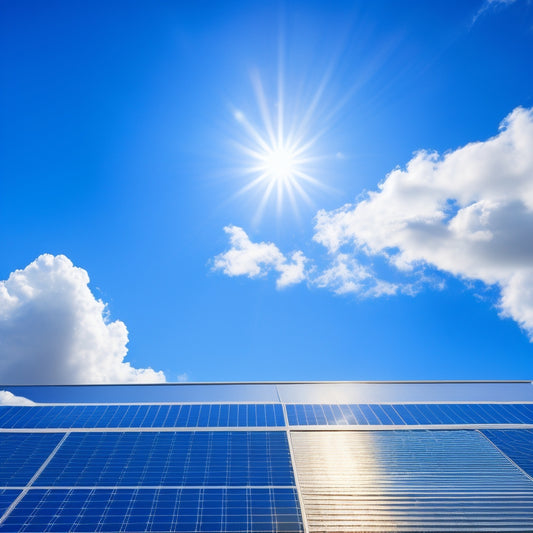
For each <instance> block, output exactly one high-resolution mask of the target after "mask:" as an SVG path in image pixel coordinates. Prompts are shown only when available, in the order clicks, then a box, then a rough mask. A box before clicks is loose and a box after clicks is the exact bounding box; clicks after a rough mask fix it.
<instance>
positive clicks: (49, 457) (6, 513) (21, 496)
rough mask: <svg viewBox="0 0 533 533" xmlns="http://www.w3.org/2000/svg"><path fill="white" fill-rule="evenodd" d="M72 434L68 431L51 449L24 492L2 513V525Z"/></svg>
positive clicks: (0, 521)
mask: <svg viewBox="0 0 533 533" xmlns="http://www.w3.org/2000/svg"><path fill="white" fill-rule="evenodd" d="M69 435H70V431H67V432H66V433H65V434H64V435H63V438H62V439H61V440H60V441H59V442H58V443H57V445H56V447H55V448H54V449H53V450H52V451H51V453H50V455H49V456H48V457H47V458H46V459H45V461H44V462H43V464H42V465H41V466H40V467H39V469H38V470H37V472H35V474H33V476H32V477H31V479H30V480H29V481H28V483H27V484H26V486H25V487H24V489H23V490H22V492H21V493H20V494H19V495H18V496H17V497H16V498H15V500H14V501H13V502H12V503H11V505H10V506H9V507H8V508H7V509H6V511H5V513H4V514H3V515H2V517H1V518H0V525H2V524H3V523H4V522H5V521H6V520H7V518H8V517H9V515H10V514H11V513H12V512H13V510H14V509H15V507H16V506H17V505H18V504H19V502H20V500H22V498H24V496H26V494H27V493H28V491H29V490H30V488H31V486H32V485H33V484H34V483H35V481H36V480H37V478H38V477H39V476H40V475H41V473H42V472H43V470H44V469H45V468H46V467H47V466H48V464H49V463H50V461H51V460H52V459H53V458H54V455H55V454H56V453H57V452H58V450H59V448H61V445H62V444H63V443H64V442H65V440H66V439H67V437H68V436H69Z"/></svg>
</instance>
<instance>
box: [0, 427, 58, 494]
mask: <svg viewBox="0 0 533 533" xmlns="http://www.w3.org/2000/svg"><path fill="white" fill-rule="evenodd" d="M62 437H63V435H62V434H58V433H0V486H2V487H9V486H11V487H13V486H23V485H26V483H28V481H30V479H31V478H32V477H33V476H34V474H35V473H36V472H37V470H38V469H39V467H40V466H41V465H42V464H43V462H44V461H45V460H46V458H47V457H48V456H49V455H50V453H51V452H52V451H53V450H54V448H55V447H56V445H57V444H58V442H59V441H60V440H61V438H62Z"/></svg>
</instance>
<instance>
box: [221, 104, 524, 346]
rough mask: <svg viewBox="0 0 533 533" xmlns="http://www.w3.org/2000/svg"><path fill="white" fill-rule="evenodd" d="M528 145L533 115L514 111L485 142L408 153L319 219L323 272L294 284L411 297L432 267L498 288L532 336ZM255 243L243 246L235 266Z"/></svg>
mask: <svg viewBox="0 0 533 533" xmlns="http://www.w3.org/2000/svg"><path fill="white" fill-rule="evenodd" d="M532 147H533V110H531V109H523V108H517V109H515V110H514V111H513V112H512V113H511V114H510V115H509V116H508V117H507V118H506V119H505V120H504V121H503V122H502V124H501V126H500V131H499V133H498V134H497V135H496V136H495V137H492V138H491V139H488V140H486V141H483V142H473V143H470V144H467V145H466V146H464V147H461V148H458V149H456V150H453V151H450V152H448V153H446V154H444V155H439V154H437V153H436V152H428V151H420V152H418V153H416V154H415V155H414V157H413V158H412V159H411V160H410V161H409V162H408V164H407V166H406V167H405V169H400V168H397V169H395V170H393V171H392V172H391V173H390V174H388V175H387V176H386V179H385V180H384V181H383V182H382V183H381V184H380V185H379V187H378V190H376V191H372V192H369V193H368V194H367V195H366V197H365V198H364V199H362V200H361V201H359V202H357V203H355V204H347V205H344V206H342V207H340V208H339V209H337V210H334V211H325V210H321V211H319V212H318V213H317V215H316V219H315V228H314V237H313V238H314V240H315V241H316V242H318V243H320V244H321V245H322V246H324V248H325V250H326V251H327V258H328V261H329V266H327V267H325V268H323V269H322V270H321V271H318V272H317V271H316V270H315V272H314V274H310V273H312V272H313V270H311V269H308V270H306V271H304V270H303V269H302V270H301V272H300V276H298V277H296V278H295V279H297V280H298V281H304V280H306V281H307V282H308V283H309V284H311V285H315V286H319V287H325V288H329V289H331V290H333V291H334V292H336V293H340V294H343V293H355V294H359V295H363V296H380V295H387V294H394V293H397V292H416V290H417V289H416V287H417V284H418V285H420V283H421V282H423V280H424V276H425V273H424V270H425V269H427V268H428V267H430V268H434V269H438V270H440V271H442V272H446V273H450V274H452V275H454V276H457V277H459V278H462V279H465V280H479V281H482V282H483V283H485V284H486V285H490V286H496V287H498V288H499V290H500V299H499V304H498V305H499V309H500V312H501V315H502V316H506V317H510V318H512V319H513V320H515V321H516V322H517V323H518V324H519V325H520V326H521V327H522V328H523V329H524V330H525V331H526V332H527V333H528V335H529V337H530V339H531V340H533V149H532ZM240 231H242V230H240ZM243 233H244V232H243ZM244 237H246V234H244ZM248 242H249V240H248ZM232 245H233V246H234V244H233V242H232ZM262 245H264V243H262ZM262 245H254V244H253V243H250V245H249V246H247V247H243V248H242V249H241V250H240V253H241V256H240V258H239V263H240V264H247V263H246V261H247V259H246V256H247V250H249V249H253V247H254V246H262ZM268 246H269V247H271V248H269V249H270V250H276V251H277V252H278V253H280V252H279V250H277V248H276V246H275V245H273V244H269V245H268ZM231 251H233V248H232V250H230V252H231ZM230 252H226V254H228V253H230ZM298 253H299V254H301V257H304V256H303V253H302V252H298ZM219 257H220V256H219ZM282 257H283V256H282ZM361 257H366V258H369V259H372V258H375V259H376V258H379V259H380V260H384V261H385V262H386V263H388V264H389V265H390V266H392V267H393V270H394V272H396V273H397V274H398V273H402V274H404V275H405V277H406V279H409V277H411V279H412V280H414V281H411V282H409V283H406V284H398V283H396V282H392V281H390V280H383V279H378V278H377V277H376V276H375V274H374V272H373V271H372V269H371V268H368V267H365V266H363V265H362V264H361V262H360V258H361ZM252 264H253V261H252ZM244 270H245V269H244ZM224 272H226V273H227V274H230V275H239V274H242V273H244V271H243V272H241V271H239V269H238V268H237V269H233V270H232V271H226V270H225V269H224ZM261 272H262V270H261V268H259V270H257V272H256V273H257V275H259V274H260V273H261ZM247 275H250V277H254V275H252V274H250V273H247ZM313 276H314V277H313ZM294 282H295V283H296V282H297V281H294Z"/></svg>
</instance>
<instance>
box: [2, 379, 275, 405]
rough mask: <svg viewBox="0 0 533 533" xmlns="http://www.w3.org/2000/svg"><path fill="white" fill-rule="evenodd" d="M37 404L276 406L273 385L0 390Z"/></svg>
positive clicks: (107, 386) (69, 386) (201, 384)
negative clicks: (225, 403) (159, 403)
mask: <svg viewBox="0 0 533 533" xmlns="http://www.w3.org/2000/svg"><path fill="white" fill-rule="evenodd" d="M0 388H1V389H3V390H7V391H10V392H12V393H13V394H15V395H16V396H24V397H25V398H28V399H30V400H32V401H34V402H37V403H130V402H135V403H138V402H151V403H158V402H163V403H164V402H185V403H186V402H206V403H210V402H220V403H224V402H278V401H279V396H278V392H277V389H276V385H275V384H269V383H267V384H262V383H258V384H255V383H242V384H233V383H216V384H210V383H209V384H208V383H206V384H204V383H199V384H190V383H165V384H162V383H160V384H154V385H151V384H136V385H40V386H26V385H11V386H5V387H0Z"/></svg>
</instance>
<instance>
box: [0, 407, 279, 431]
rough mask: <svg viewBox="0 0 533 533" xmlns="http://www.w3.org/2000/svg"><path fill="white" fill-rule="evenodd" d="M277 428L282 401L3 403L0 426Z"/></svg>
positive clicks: (24, 427)
mask: <svg viewBox="0 0 533 533" xmlns="http://www.w3.org/2000/svg"><path fill="white" fill-rule="evenodd" d="M229 424H232V425H233V426H248V427H276V426H284V425H285V420H284V418H283V408H282V406H281V405H280V404H223V405H217V404H213V405H211V404H204V405H198V404H191V405H187V404H182V405H142V404H137V405H68V406H63V405H58V406H33V407H7V406H0V427H2V428H5V429H10V428H17V429H30V428H113V427H118V428H129V427H192V428H195V427H228V425H229Z"/></svg>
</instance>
